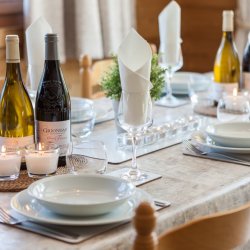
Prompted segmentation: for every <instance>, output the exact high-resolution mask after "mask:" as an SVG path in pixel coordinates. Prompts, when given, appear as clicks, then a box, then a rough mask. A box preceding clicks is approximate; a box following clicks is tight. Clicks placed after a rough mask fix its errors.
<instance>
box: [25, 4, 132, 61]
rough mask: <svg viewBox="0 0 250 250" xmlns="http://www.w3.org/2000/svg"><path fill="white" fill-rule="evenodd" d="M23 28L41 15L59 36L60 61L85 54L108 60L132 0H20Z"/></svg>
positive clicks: (129, 13)
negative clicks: (21, 0)
mask: <svg viewBox="0 0 250 250" xmlns="http://www.w3.org/2000/svg"><path fill="white" fill-rule="evenodd" d="M23 5H24V18H25V20H24V22H25V27H26V28H27V27H28V26H29V25H30V24H31V23H32V22H33V21H35V20H36V19H37V18H39V17H40V16H43V17H44V18H45V19H46V20H47V21H48V23H49V24H50V25H51V26H52V29H53V32H55V33H57V34H58V35H59V53H60V60H61V61H62V62H63V61H65V59H66V58H79V56H80V55H81V54H89V55H91V56H92V57H93V58H96V59H98V58H103V57H109V56H110V55H111V53H116V51H117V48H118V46H119V44H120V43H121V41H122V39H123V38H124V37H125V35H126V34H127V33H128V32H129V30H130V28H131V27H135V0H35V1H34V0H24V1H23Z"/></svg>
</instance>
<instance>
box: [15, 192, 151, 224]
mask: <svg viewBox="0 0 250 250" xmlns="http://www.w3.org/2000/svg"><path fill="white" fill-rule="evenodd" d="M142 201H149V202H151V203H152V204H153V200H152V198H151V196H150V195H149V194H148V193H146V192H145V191H143V190H140V189H136V193H135V195H134V196H132V197H131V198H130V199H129V200H128V201H127V202H125V203H123V204H122V205H121V206H120V207H118V208H117V209H115V210H114V211H112V212H111V213H107V214H104V215H99V216H89V217H72V216H63V215H59V214H55V213H53V212H51V211H49V210H48V209H46V208H45V207H43V206H42V205H41V204H40V203H39V202H38V201H37V200H36V199H35V198H32V197H31V196H30V195H29V194H28V191H27V190H24V191H22V192H19V193H17V194H16V195H15V196H14V197H13V198H12V199H11V207H12V209H14V210H15V211H16V212H17V213H19V214H21V215H23V216H25V217H27V219H30V220H33V221H37V222H41V223H49V224H57V225H71V226H93V225H105V224H112V223H118V222H126V221H129V220H131V219H132V217H133V216H134V210H135V208H136V207H137V206H138V205H139V203H140V202H142Z"/></svg>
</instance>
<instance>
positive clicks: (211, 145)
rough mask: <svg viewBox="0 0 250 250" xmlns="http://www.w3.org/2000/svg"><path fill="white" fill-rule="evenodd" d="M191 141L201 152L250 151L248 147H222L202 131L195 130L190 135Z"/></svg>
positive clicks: (244, 152)
mask: <svg viewBox="0 0 250 250" xmlns="http://www.w3.org/2000/svg"><path fill="white" fill-rule="evenodd" d="M191 142H192V144H193V145H194V146H195V147H198V148H199V149H200V150H202V151H203V152H218V153H236V154H249V153H250V148H234V147H223V146H219V145H216V144H215V142H214V141H213V140H212V139H211V138H209V137H208V136H207V135H206V134H205V133H202V132H195V133H194V134H193V135H192V141H191Z"/></svg>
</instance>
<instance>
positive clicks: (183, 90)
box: [171, 72, 210, 95]
mask: <svg viewBox="0 0 250 250" xmlns="http://www.w3.org/2000/svg"><path fill="white" fill-rule="evenodd" d="M209 83H210V79H209V78H208V77H206V76H204V75H203V74H199V73H195V72H177V73H175V74H174V76H173V79H172V82H171V86H172V92H173V93H174V94H180V95H184V94H188V93H189V87H190V88H191V89H192V90H193V91H204V90H206V89H207V88H208V86H209ZM189 84H190V86H189Z"/></svg>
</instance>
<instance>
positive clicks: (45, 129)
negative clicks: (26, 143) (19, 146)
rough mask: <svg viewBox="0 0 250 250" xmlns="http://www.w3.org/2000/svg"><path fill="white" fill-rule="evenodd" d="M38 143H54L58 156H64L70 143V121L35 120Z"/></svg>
mask: <svg viewBox="0 0 250 250" xmlns="http://www.w3.org/2000/svg"><path fill="white" fill-rule="evenodd" d="M36 127H37V137H38V142H43V143H55V144H57V145H58V146H59V147H60V156H65V155H66V152H67V149H68V144H69V143H70V120H66V121H58V122H45V121H38V120H36Z"/></svg>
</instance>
